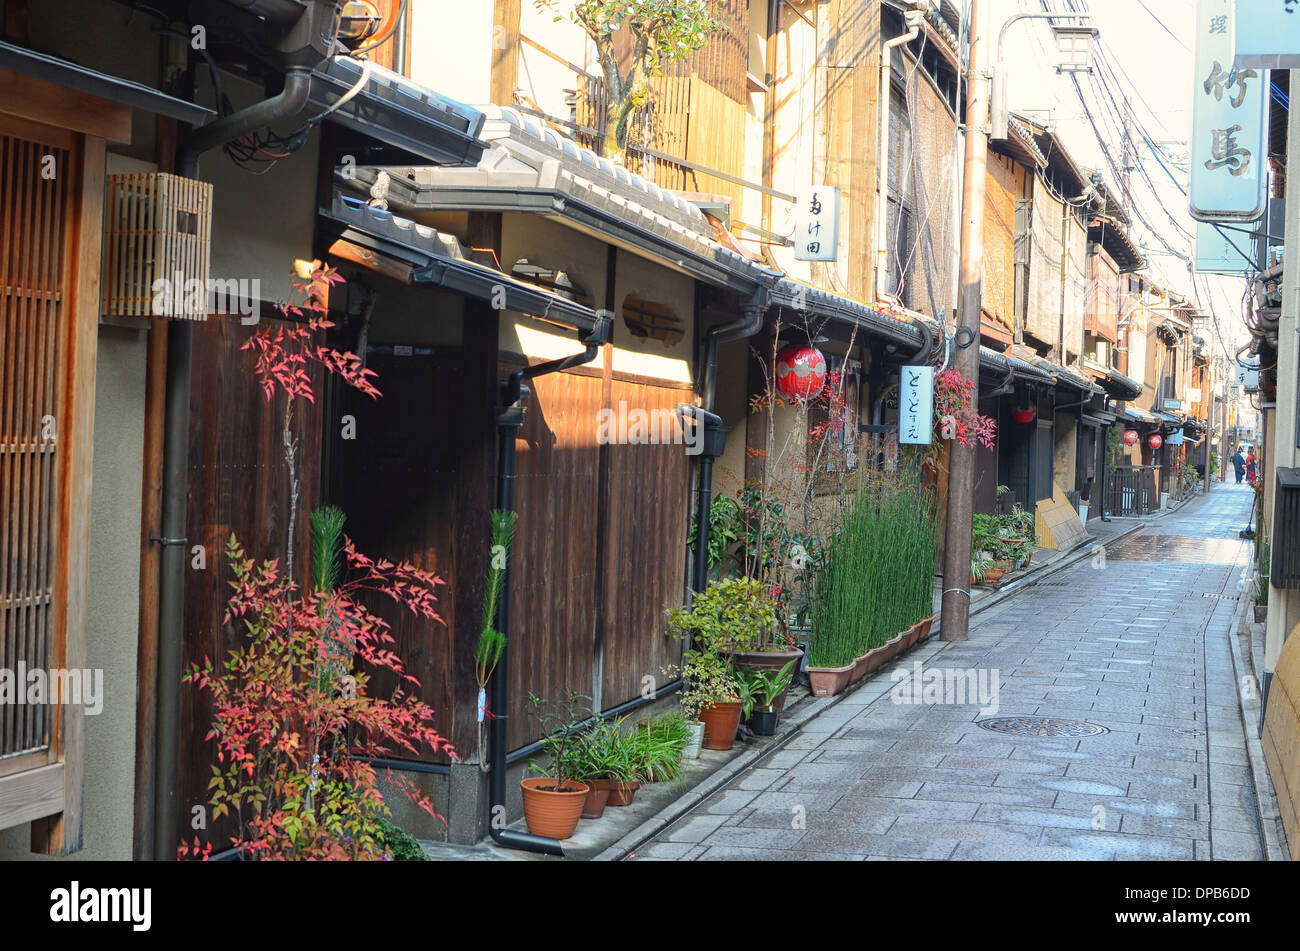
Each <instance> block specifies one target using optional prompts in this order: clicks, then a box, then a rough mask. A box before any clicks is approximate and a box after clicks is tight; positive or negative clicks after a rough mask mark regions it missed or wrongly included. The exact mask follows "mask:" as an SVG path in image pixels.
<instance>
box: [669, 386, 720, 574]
mask: <svg viewBox="0 0 1300 951" xmlns="http://www.w3.org/2000/svg"><path fill="white" fill-rule="evenodd" d="M677 415H678V416H679V417H685V416H689V417H691V418H692V419H694V420H695V438H696V439H697V440H699V442H700V446H701V448H702V450H703V451H702V452H701V454H700V479H699V485H697V486H696V510H695V578H694V583H693V584H692V585H691V587H692V588H693V589H694V590H695V591H696V592H699V591H703V590H704V589H705V588H707V587H708V586H709V559H708V555H707V552H708V550H709V529H710V528H711V516H712V513H713V460H714V459H716V458H717V452H715V449H716V450H717V451H720V448H721V447H715V446H711V445H710V442H711V440H710V439H709V438H708V437H707V436H706V435H705V433H706V431H707V430H710V429H712V430H719V429H721V428H722V417H721V416H718V415H717V414H716V413H710V412H709V411H708V410H706V409H701V408H700V407H698V406H692V405H690V404H689V403H679V404H677Z"/></svg>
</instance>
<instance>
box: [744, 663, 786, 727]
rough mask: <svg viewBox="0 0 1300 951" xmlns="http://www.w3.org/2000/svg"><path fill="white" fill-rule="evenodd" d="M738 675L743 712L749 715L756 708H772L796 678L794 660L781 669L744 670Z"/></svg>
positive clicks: (764, 709) (765, 709) (766, 709)
mask: <svg viewBox="0 0 1300 951" xmlns="http://www.w3.org/2000/svg"><path fill="white" fill-rule="evenodd" d="M736 676H737V677H738V678H739V680H740V683H741V700H742V702H743V703H744V706H743V707H742V712H743V715H744V716H746V717H748V716H749V715H750V714H751V713H753V712H754V711H755V710H763V711H768V710H771V709H772V705H773V704H774V703H776V699H777V697H779V696H781V694H783V693H785V691H786V690H787V689H789V687H790V684H791V682H792V681H793V680H794V661H790V662H789V663H787V664H786V665H785V666H784V667H782V668H781V669H780V670H773V669H771V668H766V669H762V670H742V671H740V672H739V673H738V674H737V675H736Z"/></svg>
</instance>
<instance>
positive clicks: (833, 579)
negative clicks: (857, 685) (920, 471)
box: [808, 472, 935, 667]
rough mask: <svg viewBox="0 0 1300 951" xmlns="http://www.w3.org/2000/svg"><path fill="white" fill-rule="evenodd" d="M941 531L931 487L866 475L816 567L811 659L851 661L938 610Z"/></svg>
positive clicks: (824, 663)
mask: <svg viewBox="0 0 1300 951" xmlns="http://www.w3.org/2000/svg"><path fill="white" fill-rule="evenodd" d="M934 533H935V516H934V506H933V504H932V499H931V497H930V493H929V491H928V490H926V489H923V488H917V487H916V486H915V485H909V484H907V483H905V482H904V481H903V480H902V479H901V478H900V477H899V475H898V474H890V473H869V472H864V473H863V474H862V476H861V478H860V479H859V480H858V485H857V487H856V491H855V494H854V496H853V498H852V501H851V503H850V505H849V506H848V509H847V511H846V512H845V515H844V519H843V522H842V523H841V525H840V526H839V528H838V529H837V530H836V531H835V533H834V534H833V535H832V536H831V539H830V542H829V544H828V545H827V549H826V556H825V558H824V559H823V562H822V563H821V564H820V565H819V566H818V569H817V572H816V576H815V582H814V586H815V595H814V598H813V610H812V617H813V635H812V638H811V640H810V643H809V658H808V662H809V664H810V665H812V666H814V667H845V666H847V665H848V664H850V663H852V662H853V659H854V658H855V657H858V656H860V655H862V654H864V653H866V652H867V651H868V650H870V649H872V648H875V647H879V646H881V645H882V644H884V643H885V642H886V641H888V640H889V639H890V638H892V637H893V636H894V635H896V634H898V633H899V632H900V631H905V630H907V628H909V627H911V626H912V625H913V624H915V623H916V622H917V621H919V620H921V619H922V618H926V617H929V616H930V614H931V613H933V591H932V588H933V583H934V563H935V541H934V537H935V536H934Z"/></svg>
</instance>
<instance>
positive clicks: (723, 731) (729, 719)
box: [700, 700, 742, 750]
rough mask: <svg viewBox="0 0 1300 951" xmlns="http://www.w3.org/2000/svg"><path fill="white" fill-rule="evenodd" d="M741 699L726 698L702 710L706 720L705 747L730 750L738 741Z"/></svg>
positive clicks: (703, 718)
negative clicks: (737, 731)
mask: <svg viewBox="0 0 1300 951" xmlns="http://www.w3.org/2000/svg"><path fill="white" fill-rule="evenodd" d="M741 706H742V704H741V702H740V701H739V700H725V701H723V702H721V703H715V704H713V705H712V706H710V707H706V708H705V709H703V710H701V711H700V719H701V720H703V721H704V744H703V745H704V748H705V749H706V750H729V749H731V746H732V744H733V743H735V742H736V729H737V727H739V726H740V708H741Z"/></svg>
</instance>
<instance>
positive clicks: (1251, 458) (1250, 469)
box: [1246, 449, 1255, 485]
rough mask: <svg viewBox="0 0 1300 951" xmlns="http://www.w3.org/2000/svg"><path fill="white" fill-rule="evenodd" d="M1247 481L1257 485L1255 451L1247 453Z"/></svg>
mask: <svg viewBox="0 0 1300 951" xmlns="http://www.w3.org/2000/svg"><path fill="white" fill-rule="evenodd" d="M1246 481H1247V482H1249V483H1250V484H1251V485H1254V484H1255V450H1254V449H1252V450H1251V451H1250V452H1248V453H1246Z"/></svg>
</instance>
